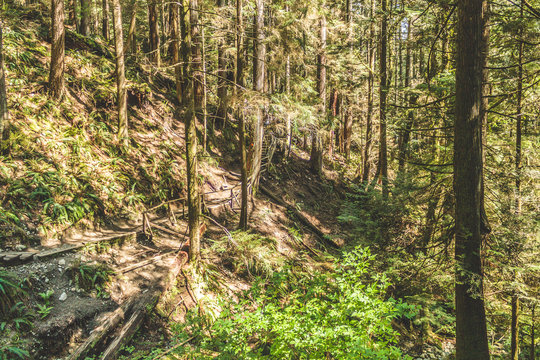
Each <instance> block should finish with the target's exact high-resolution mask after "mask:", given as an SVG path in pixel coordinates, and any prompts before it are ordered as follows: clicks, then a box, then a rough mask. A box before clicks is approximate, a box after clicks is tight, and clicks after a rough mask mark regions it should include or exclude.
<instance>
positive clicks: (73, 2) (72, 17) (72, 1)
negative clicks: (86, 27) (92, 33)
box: [68, 0, 78, 29]
mask: <svg viewBox="0 0 540 360" xmlns="http://www.w3.org/2000/svg"><path fill="white" fill-rule="evenodd" d="M68 8H69V10H68V21H69V24H70V25H73V26H75V29H77V28H78V26H77V0H69V2H68Z"/></svg>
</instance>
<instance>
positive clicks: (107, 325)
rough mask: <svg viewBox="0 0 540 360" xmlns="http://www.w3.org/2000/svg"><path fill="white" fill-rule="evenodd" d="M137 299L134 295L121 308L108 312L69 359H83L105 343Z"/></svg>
mask: <svg viewBox="0 0 540 360" xmlns="http://www.w3.org/2000/svg"><path fill="white" fill-rule="evenodd" d="M136 301H137V296H132V297H131V298H129V299H128V300H127V301H125V302H124V303H123V304H122V305H121V306H120V307H119V308H117V309H116V310H114V311H113V312H110V313H108V314H107V315H106V320H105V322H104V323H103V324H101V325H100V326H98V327H97V328H95V329H94V330H93V331H92V333H91V334H90V337H89V338H88V339H87V340H86V341H85V342H84V343H83V344H82V345H81V346H79V347H78V348H77V350H75V352H73V353H72V354H71V355H70V356H69V358H68V360H81V359H84V358H85V357H86V355H89V354H91V353H93V352H95V349H96V348H97V347H98V346H100V344H102V343H103V341H104V340H105V338H106V337H107V336H108V335H109V334H110V333H111V332H112V331H113V330H114V328H116V327H117V326H118V324H120V322H121V321H122V320H124V316H125V314H126V313H128V312H129V311H130V310H131V308H132V307H133V305H134V304H135V302H136Z"/></svg>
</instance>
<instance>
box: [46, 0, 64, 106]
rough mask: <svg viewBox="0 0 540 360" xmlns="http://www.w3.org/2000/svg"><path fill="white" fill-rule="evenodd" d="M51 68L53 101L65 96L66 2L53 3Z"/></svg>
mask: <svg viewBox="0 0 540 360" xmlns="http://www.w3.org/2000/svg"><path fill="white" fill-rule="evenodd" d="M51 26H52V38H51V67H50V71H49V93H50V95H51V97H52V98H53V99H60V98H62V96H63V95H64V61H65V37H66V34H65V29H64V1H63V0H52V1H51Z"/></svg>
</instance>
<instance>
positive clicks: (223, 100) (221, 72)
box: [214, 0, 231, 128]
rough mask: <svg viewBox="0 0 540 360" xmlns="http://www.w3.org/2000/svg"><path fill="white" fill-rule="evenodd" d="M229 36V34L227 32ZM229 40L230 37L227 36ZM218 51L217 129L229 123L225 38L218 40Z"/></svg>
mask: <svg viewBox="0 0 540 360" xmlns="http://www.w3.org/2000/svg"><path fill="white" fill-rule="evenodd" d="M218 6H219V7H220V8H221V7H223V6H225V1H224V0H218ZM227 34H228V32H227ZM227 38H228V36H227ZM217 42H218V45H217V51H218V63H217V75H218V78H217V96H218V101H219V103H218V110H217V114H216V118H217V123H216V122H215V121H214V124H216V126H215V127H216V128H220V127H222V126H223V125H224V124H225V123H226V122H227V111H228V106H229V105H228V103H229V101H228V95H227V92H228V88H229V84H228V82H227V80H228V79H229V76H228V75H229V67H230V63H231V61H230V57H229V56H228V55H226V54H225V49H226V46H225V44H226V42H225V39H224V37H220V38H219V39H217Z"/></svg>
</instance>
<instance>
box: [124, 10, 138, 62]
mask: <svg viewBox="0 0 540 360" xmlns="http://www.w3.org/2000/svg"><path fill="white" fill-rule="evenodd" d="M136 26H137V0H134V1H133V5H132V8H131V17H130V20H129V29H128V35H127V42H126V51H129V52H131V53H133V54H135V53H136V52H137V35H136V31H137V29H136Z"/></svg>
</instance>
